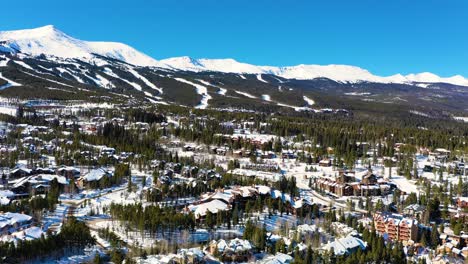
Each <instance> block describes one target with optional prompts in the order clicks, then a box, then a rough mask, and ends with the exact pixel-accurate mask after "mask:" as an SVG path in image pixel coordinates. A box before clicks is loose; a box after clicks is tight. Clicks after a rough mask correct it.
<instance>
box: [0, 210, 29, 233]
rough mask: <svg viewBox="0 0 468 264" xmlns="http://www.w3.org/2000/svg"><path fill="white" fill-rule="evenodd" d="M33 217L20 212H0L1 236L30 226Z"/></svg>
mask: <svg viewBox="0 0 468 264" xmlns="http://www.w3.org/2000/svg"><path fill="white" fill-rule="evenodd" d="M31 224H32V217H31V216H29V215H26V214H20V213H10V212H7V213H0V236H4V235H8V234H10V233H12V232H16V231H18V230H20V229H24V228H27V227H29V226H30V225H31Z"/></svg>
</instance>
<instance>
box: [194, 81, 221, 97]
mask: <svg viewBox="0 0 468 264" xmlns="http://www.w3.org/2000/svg"><path fill="white" fill-rule="evenodd" d="M197 81H199V82H201V83H203V84H204V85H209V86H213V87H216V88H218V89H219V90H218V92H217V94H219V95H226V92H227V90H226V89H224V88H221V87H219V86H217V85H214V84H212V83H209V82H207V81H204V80H201V79H197Z"/></svg>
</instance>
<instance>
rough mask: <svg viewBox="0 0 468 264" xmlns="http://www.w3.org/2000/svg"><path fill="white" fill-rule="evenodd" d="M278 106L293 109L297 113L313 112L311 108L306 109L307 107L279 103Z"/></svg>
mask: <svg viewBox="0 0 468 264" xmlns="http://www.w3.org/2000/svg"><path fill="white" fill-rule="evenodd" d="M278 105H279V106H284V107H289V108H292V109H294V110H296V111H297V112H300V111H309V110H312V109H311V108H309V107H305V106H302V107H300V106H293V105H288V104H283V103H278Z"/></svg>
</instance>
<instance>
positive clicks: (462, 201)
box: [457, 197, 468, 209]
mask: <svg viewBox="0 0 468 264" xmlns="http://www.w3.org/2000/svg"><path fill="white" fill-rule="evenodd" d="M457 206H458V207H459V208H462V209H464V208H468V197H458V198H457Z"/></svg>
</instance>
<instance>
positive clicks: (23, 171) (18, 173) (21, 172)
mask: <svg viewBox="0 0 468 264" xmlns="http://www.w3.org/2000/svg"><path fill="white" fill-rule="evenodd" d="M31 173H32V170H31V169H28V168H26V167H25V166H17V167H16V168H14V169H12V170H11V172H10V176H9V177H8V178H9V179H18V178H21V177H25V176H28V175H31Z"/></svg>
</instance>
